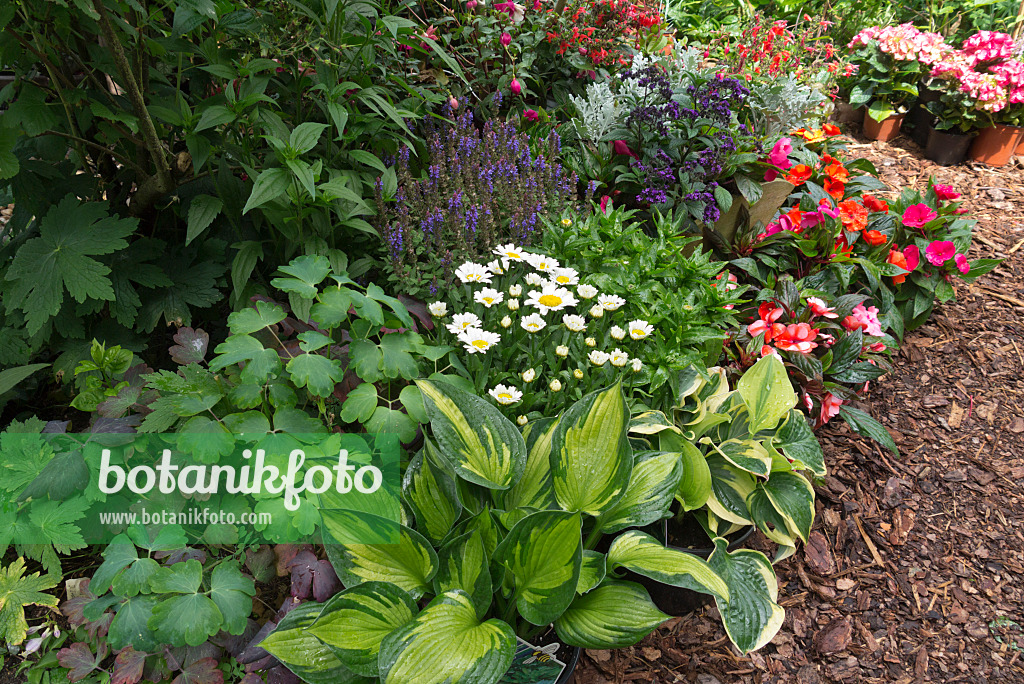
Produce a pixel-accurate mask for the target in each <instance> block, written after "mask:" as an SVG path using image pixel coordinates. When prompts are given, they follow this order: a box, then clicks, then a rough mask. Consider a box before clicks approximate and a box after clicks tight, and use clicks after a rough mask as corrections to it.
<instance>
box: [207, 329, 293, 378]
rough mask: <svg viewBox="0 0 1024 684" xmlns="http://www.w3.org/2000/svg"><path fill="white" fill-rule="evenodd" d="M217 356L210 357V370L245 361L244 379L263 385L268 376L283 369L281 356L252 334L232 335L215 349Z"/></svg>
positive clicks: (217, 369)
mask: <svg viewBox="0 0 1024 684" xmlns="http://www.w3.org/2000/svg"><path fill="white" fill-rule="evenodd" d="M213 351H214V353H215V354H217V356H215V357H213V358H212V359H210V366H209V368H210V370H211V371H214V372H216V371H219V370H221V369H222V368H226V367H227V366H231V365H234V364H236V363H242V362H245V368H243V369H242V373H241V375H242V381H243V382H245V383H251V384H254V385H261V386H262V385H263V384H264V383H265V382H266V380H267V378H269V377H270V376H271V375H273V374H275V373H277V372H278V371H279V370H280V369H281V357H280V356H278V353H277V352H276V351H274V350H273V349H267V348H265V347H264V346H263V343H262V342H260V341H259V340H257V339H256V338H255V337H252V336H251V335H232V336H231V337H229V338H228V339H226V340H224V341H223V342H221V343H220V344H218V345H217V347H216V348H215V349H214V350H213Z"/></svg>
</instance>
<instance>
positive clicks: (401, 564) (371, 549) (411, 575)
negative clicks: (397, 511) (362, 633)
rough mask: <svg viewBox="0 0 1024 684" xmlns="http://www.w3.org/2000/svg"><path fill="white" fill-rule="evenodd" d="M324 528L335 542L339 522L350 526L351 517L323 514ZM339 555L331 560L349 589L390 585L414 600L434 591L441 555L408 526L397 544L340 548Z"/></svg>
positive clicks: (401, 531)
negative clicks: (401, 590)
mask: <svg viewBox="0 0 1024 684" xmlns="http://www.w3.org/2000/svg"><path fill="white" fill-rule="evenodd" d="M321 515H322V516H323V520H324V527H325V529H326V531H327V532H328V533H330V534H331V535H332V536H333V537H334V538H335V539H338V538H344V537H343V536H342V534H341V531H338V533H337V534H336V528H334V525H335V524H336V522H335V521H338V522H341V524H346V523H347V522H348V521H349V518H348V517H347V516H344V517H343V516H339V515H335V513H334V511H332V510H322V511H321ZM335 549H336V550H337V553H336V554H333V555H331V556H330V558H331V563H332V564H333V565H334V570H335V571H336V572H337V573H338V578H339V579H341V581H342V583H343V584H344V585H345V586H346V587H354V586H356V585H358V584H362V583H363V582H390V583H391V584H394V585H396V586H398V587H399V588H401V589H404V590H405V591H406V592H408V593H409V594H410V595H411V596H412V597H413V599H419V597H421V596H422V595H423V594H424V593H426V592H428V591H430V588H431V584H430V581H431V580H432V579H433V578H434V575H435V573H436V572H437V554H436V553H435V552H434V548H433V547H432V546H431V545H430V543H429V542H428V541H427V540H426V539H424V538H423V536H422V535H421V534H420V533H419V532H416V531H415V530H412V529H410V528H408V527H406V526H405V525H400V526H399V539H398V543H397V544H339V545H337V546H336V547H335Z"/></svg>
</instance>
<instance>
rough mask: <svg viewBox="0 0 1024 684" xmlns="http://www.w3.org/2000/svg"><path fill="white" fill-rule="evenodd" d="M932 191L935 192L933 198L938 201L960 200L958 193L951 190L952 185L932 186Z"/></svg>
mask: <svg viewBox="0 0 1024 684" xmlns="http://www.w3.org/2000/svg"><path fill="white" fill-rule="evenodd" d="M932 190H934V191H935V196H936V197H938V198H939V199H940V200H957V199H960V193H959V192H956V191H955V190H953V186H952V185H933V186H932Z"/></svg>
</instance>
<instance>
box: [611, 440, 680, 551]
mask: <svg viewBox="0 0 1024 684" xmlns="http://www.w3.org/2000/svg"><path fill="white" fill-rule="evenodd" d="M682 474H683V464H682V461H681V460H680V455H679V454H673V453H660V452H653V451H648V452H640V453H638V454H636V456H635V464H634V465H633V472H632V473H631V474H630V476H629V484H628V485H627V486H626V493H625V494H624V495H623V496H622V498H621V499H619V500H618V501H617V502H615V505H613V506H612V507H611V509H609V510H608V511H606V512H605V513H604V515H602V516H601V521H602V523H603V524H602V526H601V531H602V532H603V533H605V534H612V533H614V532H618V531H619V530H622V529H625V528H627V527H643V526H644V525H650V524H651V523H653V522H655V521H658V520H661V519H662V518H666V517H668V515H669V513H668V509H669V506H671V505H672V500H673V498H674V496H675V493H676V488H677V486H678V484H679V478H680V477H681V476H682Z"/></svg>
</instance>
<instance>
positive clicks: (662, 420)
mask: <svg viewBox="0 0 1024 684" xmlns="http://www.w3.org/2000/svg"><path fill="white" fill-rule="evenodd" d="M666 430H668V431H670V432H675V433H678V434H682V430H680V429H679V428H677V427H676V426H675V425H674V424H673V423H672V421H670V420H669V419H668V416H666V415H665V414H664V413H662V412H661V411H645V412H644V413H638V414H637V415H635V416H633V417H632V418H630V420H629V432H630V434H635V435H656V434H658V433H661V432H664V431H666Z"/></svg>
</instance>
